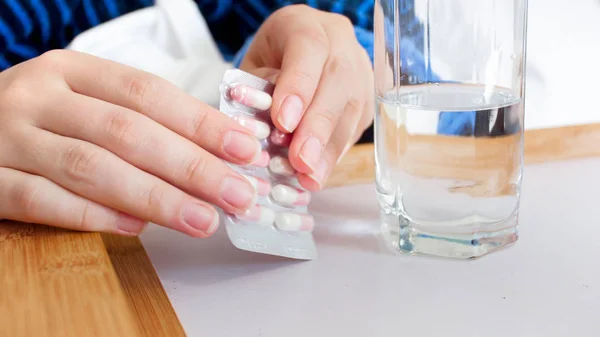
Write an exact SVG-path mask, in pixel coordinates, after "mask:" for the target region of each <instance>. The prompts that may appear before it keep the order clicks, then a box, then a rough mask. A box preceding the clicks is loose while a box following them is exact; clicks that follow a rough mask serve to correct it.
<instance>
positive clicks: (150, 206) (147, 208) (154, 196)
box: [140, 184, 167, 219]
mask: <svg viewBox="0 0 600 337" xmlns="http://www.w3.org/2000/svg"><path fill="white" fill-rule="evenodd" d="M166 194H167V193H166V191H165V189H164V188H163V187H161V186H160V185H158V184H155V185H153V186H152V187H150V188H149V189H148V190H147V192H146V193H145V194H144V196H143V201H144V202H143V204H142V209H141V210H140V213H141V214H142V216H141V218H143V219H153V218H154V214H156V212H157V211H160V210H161V209H162V205H163V203H164V201H165V200H166V199H165V196H166Z"/></svg>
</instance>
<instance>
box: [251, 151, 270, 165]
mask: <svg viewBox="0 0 600 337" xmlns="http://www.w3.org/2000/svg"><path fill="white" fill-rule="evenodd" d="M269 160H271V156H269V153H268V152H267V151H262V152H261V153H260V157H258V159H257V160H255V161H254V162H253V163H252V165H253V166H258V167H267V166H268V165H269Z"/></svg>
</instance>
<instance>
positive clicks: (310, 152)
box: [300, 136, 323, 171]
mask: <svg viewBox="0 0 600 337" xmlns="http://www.w3.org/2000/svg"><path fill="white" fill-rule="evenodd" d="M322 149H323V147H322V145H321V141H320V140H319V139H317V138H316V137H313V136H310V137H308V138H307V139H306V140H305V141H304V144H303V145H302V149H301V150H300V159H302V161H303V162H304V164H306V165H307V166H308V167H310V169H311V170H312V171H315V170H316V169H317V165H319V160H320V159H321V151H322Z"/></svg>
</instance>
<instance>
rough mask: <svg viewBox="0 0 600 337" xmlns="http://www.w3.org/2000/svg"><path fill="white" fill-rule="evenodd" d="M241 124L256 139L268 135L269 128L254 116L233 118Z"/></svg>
mask: <svg viewBox="0 0 600 337" xmlns="http://www.w3.org/2000/svg"><path fill="white" fill-rule="evenodd" d="M235 119H236V120H237V121H238V123H240V125H241V126H243V127H245V128H246V129H248V130H249V131H250V132H252V134H254V136H255V137H256V138H258V139H265V138H267V137H268V136H269V133H270V132H271V128H270V127H269V125H267V123H264V122H261V121H258V120H256V119H254V118H249V117H244V116H238V117H236V118H235Z"/></svg>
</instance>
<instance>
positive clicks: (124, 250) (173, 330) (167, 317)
mask: <svg viewBox="0 0 600 337" xmlns="http://www.w3.org/2000/svg"><path fill="white" fill-rule="evenodd" d="M101 235H102V240H103V242H104V245H105V247H106V251H107V253H108V256H109V258H110V260H111V262H112V265H113V267H114V269H115V272H116V273H117V275H118V277H119V279H120V281H121V286H122V287H123V290H124V292H125V296H126V297H127V300H128V302H129V304H130V306H131V308H132V310H133V314H134V316H135V318H136V320H137V323H138V326H139V327H140V330H141V332H142V336H147V337H150V336H170V337H171V336H172V337H179V336H185V332H184V330H183V326H182V325H181V322H180V321H179V318H178V317H177V314H176V313H175V310H174V309H173V306H172V305H171V302H170V300H169V297H168V296H167V293H166V291H165V289H164V287H163V285H162V283H161V282H160V279H159V277H158V274H157V272H156V270H155V269H154V266H153V265H152V262H151V261H150V257H149V256H148V254H147V253H146V250H145V249H144V246H143V245H142V242H141V241H140V239H139V238H138V237H124V236H118V235H113V234H101Z"/></svg>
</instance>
